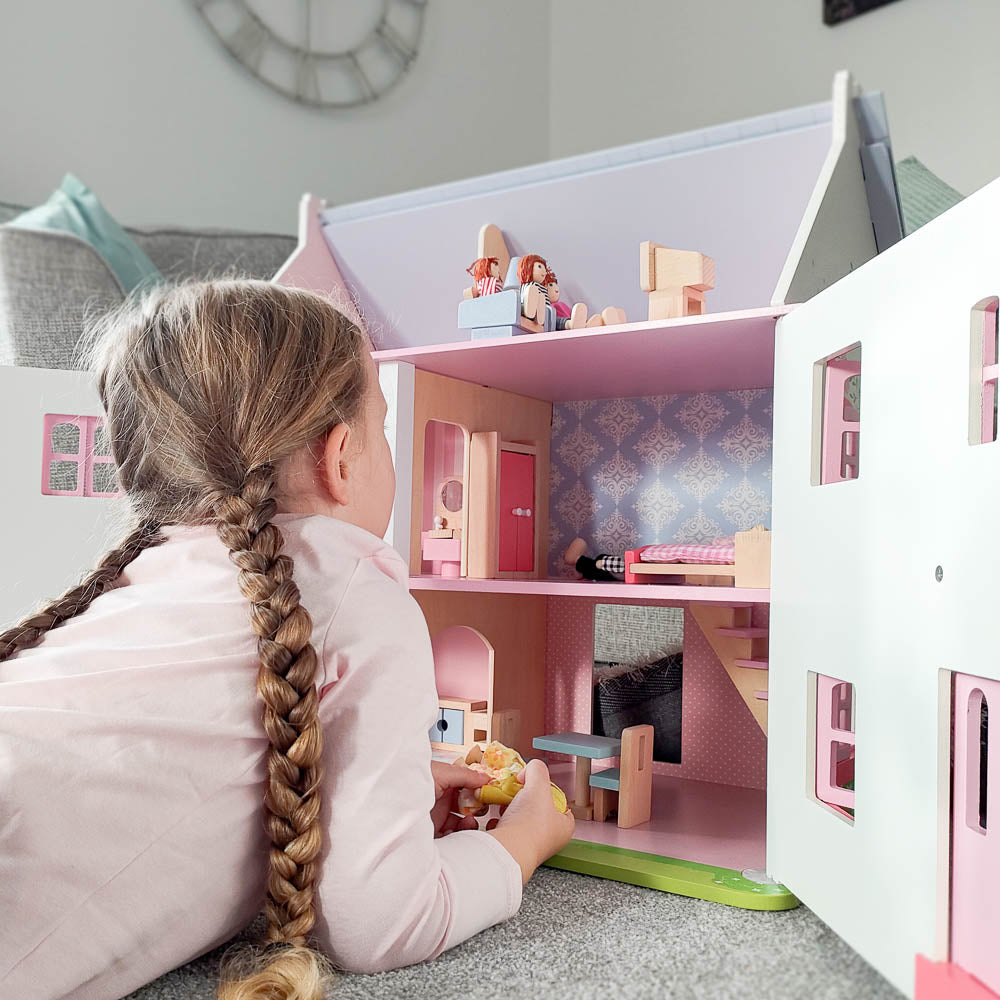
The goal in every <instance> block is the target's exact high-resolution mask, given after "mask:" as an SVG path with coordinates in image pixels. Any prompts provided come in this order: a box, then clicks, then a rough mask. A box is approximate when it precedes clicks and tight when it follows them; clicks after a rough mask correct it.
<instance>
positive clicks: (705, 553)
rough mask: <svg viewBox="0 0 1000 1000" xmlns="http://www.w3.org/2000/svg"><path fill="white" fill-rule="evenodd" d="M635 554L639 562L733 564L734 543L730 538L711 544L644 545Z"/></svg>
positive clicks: (734, 558) (701, 564) (734, 555)
mask: <svg viewBox="0 0 1000 1000" xmlns="http://www.w3.org/2000/svg"><path fill="white" fill-rule="evenodd" d="M637 554H638V556H639V561H640V562H647V563H688V564H690V565H699V566H705V565H707V566H721V565H725V564H729V565H733V564H735V562H736V545H735V543H734V542H733V541H731V540H720V541H718V542H715V543H713V544H712V545H675V544H670V545H644V546H643V547H642V548H641V549H638V550H637Z"/></svg>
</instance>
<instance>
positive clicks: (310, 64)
mask: <svg viewBox="0 0 1000 1000" xmlns="http://www.w3.org/2000/svg"><path fill="white" fill-rule="evenodd" d="M295 92H296V93H297V94H298V95H299V98H300V99H301V100H303V101H313V102H315V103H318V102H319V100H320V92H319V74H318V72H317V71H316V59H315V57H314V56H313V55H312V53H311V52H304V53H303V54H302V55H301V57H300V58H299V64H298V66H297V67H296V69H295Z"/></svg>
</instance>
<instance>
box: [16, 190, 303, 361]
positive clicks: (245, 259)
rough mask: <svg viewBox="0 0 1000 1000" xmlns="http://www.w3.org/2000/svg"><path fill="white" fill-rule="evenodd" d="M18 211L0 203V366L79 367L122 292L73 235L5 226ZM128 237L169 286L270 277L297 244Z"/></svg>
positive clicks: (175, 234) (144, 232)
mask: <svg viewBox="0 0 1000 1000" xmlns="http://www.w3.org/2000/svg"><path fill="white" fill-rule="evenodd" d="M293 209H294V206H291V207H290V209H289V211H290V212H292V210H293ZM23 211H24V206H23V205H15V204H11V203H8V202H0V365H25V366H28V367H32V368H76V367H78V366H79V364H80V359H79V357H78V356H77V350H76V349H77V345H78V343H79V340H80V335H81V333H82V332H83V330H84V328H85V325H86V323H87V320H88V319H89V318H91V317H94V316H97V315H99V314H100V313H102V312H104V311H105V310H107V309H109V308H111V307H112V306H114V305H117V304H118V303H120V302H122V301H123V299H124V294H123V292H122V288H121V286H120V285H119V284H118V281H117V279H116V278H115V276H114V274H113V273H112V272H111V270H110V269H109V268H108V266H107V264H105V262H104V260H103V258H102V257H101V256H100V254H98V253H97V251H95V250H94V249H93V248H92V247H91V246H90V245H89V244H88V243H85V242H84V241H83V240H81V239H79V238H78V237H76V236H72V235H70V234H68V233H57V232H43V231H33V230H26V229H12V228H9V227H6V226H4V225H3V223H4V222H9V221H10V220H11V219H13V218H14V217H15V216H17V215H19V214H20V213H21V212H23ZM128 232H129V233H130V234H131V236H132V237H133V239H135V241H136V242H137V243H138V244H139V246H141V247H142V249H143V250H144V251H145V252H146V253H147V254H148V255H149V257H150V259H151V260H152V261H153V263H154V264H155V265H156V266H157V267H158V268H159V269H160V271H161V272H163V274H164V275H165V276H166V277H167V278H168V279H170V280H173V281H179V280H183V279H184V278H191V277H198V278H213V277H216V278H217V277H221V276H223V275H226V274H238V275H241V276H246V277H252V278H270V277H272V276H273V275H274V273H275V272H276V271H277V270H278V268H279V267H280V266H281V265H282V264H283V263H284V262H285V260H286V259H287V258H288V257H289V256H290V254H291V253H292V251H293V250H294V249H295V246H296V238H295V237H294V236H285V235H275V234H269V233H250V232H239V231H235V230H221V229H206V230H194V229H180V228H164V229H131V228H130V229H129V230H128Z"/></svg>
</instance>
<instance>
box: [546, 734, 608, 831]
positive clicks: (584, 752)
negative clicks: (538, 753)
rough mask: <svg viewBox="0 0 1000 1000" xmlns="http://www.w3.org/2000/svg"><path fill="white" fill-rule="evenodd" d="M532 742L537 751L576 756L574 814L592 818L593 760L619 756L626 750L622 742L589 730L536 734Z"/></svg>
mask: <svg viewBox="0 0 1000 1000" xmlns="http://www.w3.org/2000/svg"><path fill="white" fill-rule="evenodd" d="M531 745H532V746H533V747H534V748H535V749H536V750H551V751H553V752H555V753H568V754H571V755H572V756H573V757H576V782H575V784H574V787H573V815H574V816H575V817H576V818H577V819H590V818H591V817H592V815H593V806H592V805H591V803H590V770H591V762H592V761H595V760H603V759H604V758H605V757H617V756H619V755H620V754H621V752H622V741H621V740H620V739H612V738H610V737H608V736H593V735H591V734H589V733H556V734H554V735H553V736H536V737H535V738H534V739H533V740H532V741H531Z"/></svg>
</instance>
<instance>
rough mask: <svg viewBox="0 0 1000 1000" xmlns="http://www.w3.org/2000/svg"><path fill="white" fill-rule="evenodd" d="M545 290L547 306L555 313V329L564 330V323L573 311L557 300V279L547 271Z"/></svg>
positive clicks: (567, 304)
mask: <svg viewBox="0 0 1000 1000" xmlns="http://www.w3.org/2000/svg"><path fill="white" fill-rule="evenodd" d="M545 290H546V292H548V296H549V305H550V306H552V308H553V309H555V311H556V329H557V330H565V329H566V321H567V320H568V319H569V318H570V316H572V314H573V311H572V310H571V309H570V307H569V303H567V302H563V301H562V300H561V299H560V298H559V279H558V278H557V277H556V276H555V272H553V271H549V273H548V274H547V275H546V276H545Z"/></svg>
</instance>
